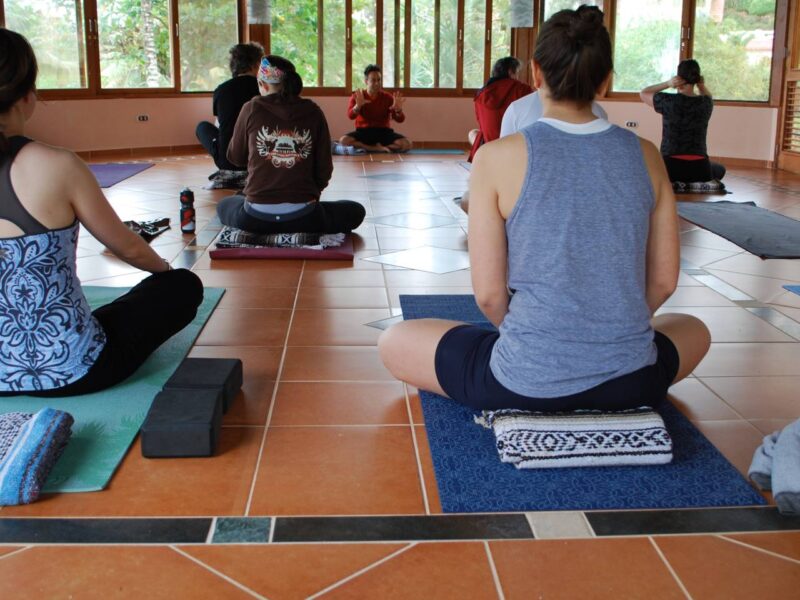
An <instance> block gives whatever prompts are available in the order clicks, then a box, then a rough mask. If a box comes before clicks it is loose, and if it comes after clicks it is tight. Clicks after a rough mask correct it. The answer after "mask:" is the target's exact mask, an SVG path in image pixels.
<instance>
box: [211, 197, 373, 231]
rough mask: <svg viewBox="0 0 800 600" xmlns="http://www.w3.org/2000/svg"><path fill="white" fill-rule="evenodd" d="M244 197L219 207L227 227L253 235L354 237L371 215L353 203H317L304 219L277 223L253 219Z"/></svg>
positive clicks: (225, 199)
mask: <svg viewBox="0 0 800 600" xmlns="http://www.w3.org/2000/svg"><path fill="white" fill-rule="evenodd" d="M244 201H245V199H244V196H229V197H227V198H224V199H223V200H222V201H221V202H220V203H219V204H218V205H217V214H218V215H219V220H220V221H222V224H223V225H227V226H228V227H236V228H237V229H244V230H245V231H251V232H253V233H350V232H351V231H353V229H355V228H356V227H358V226H359V225H361V222H362V221H363V220H364V216H365V215H366V214H367V213H366V211H365V210H364V207H363V206H361V205H360V204H359V203H358V202H353V201H352V200H337V201H335V202H317V203H316V206H314V210H312V211H311V212H309V213H308V214H305V215H303V216H302V217H297V218H295V219H291V220H288V221H280V222H273V221H268V220H267V219H259V218H258V217H253V216H251V215H249V214H248V213H246V212H245V210H244Z"/></svg>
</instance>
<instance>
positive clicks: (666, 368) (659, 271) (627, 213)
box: [379, 5, 710, 411]
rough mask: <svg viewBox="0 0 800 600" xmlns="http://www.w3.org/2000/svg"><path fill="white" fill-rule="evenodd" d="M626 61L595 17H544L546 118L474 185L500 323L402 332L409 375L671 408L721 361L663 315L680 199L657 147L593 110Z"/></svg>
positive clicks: (417, 326) (441, 389)
mask: <svg viewBox="0 0 800 600" xmlns="http://www.w3.org/2000/svg"><path fill="white" fill-rule="evenodd" d="M612 67H613V65H612V58H611V42H610V38H609V35H608V31H607V30H606V29H605V27H604V26H603V14H602V12H601V11H600V10H599V9H597V8H596V7H590V6H585V5H584V6H581V7H580V8H578V9H577V10H564V11H561V12H558V13H556V14H555V15H553V17H552V18H550V19H549V20H548V21H547V22H546V23H544V25H543V26H542V28H541V30H540V33H539V37H538V39H537V43H536V50H535V53H534V56H533V74H534V83H535V84H536V85H535V86H534V87H536V88H538V89H539V94H540V96H541V98H542V104H543V107H544V113H543V118H542V119H541V120H540V121H539V122H537V123H534V124H533V125H530V126H529V127H526V128H524V129H523V130H522V131H521V132H519V133H517V134H514V135H511V136H508V137H505V138H501V139H500V140H497V141H494V142H490V143H488V144H486V145H485V146H483V147H482V148H481V149H480V150H479V151H478V152H477V154H476V157H475V160H474V162H473V167H472V171H471V175H470V197H471V202H470V211H469V252H470V265H471V269H472V284H473V288H474V290H475V298H476V300H477V303H478V306H479V307H480V309H481V310H482V311H483V314H484V315H485V316H486V318H487V320H488V321H489V322H491V324H492V325H494V327H496V328H497V329H496V330H493V329H491V328H490V327H488V326H487V327H480V326H476V325H468V324H465V323H459V322H455V321H445V320H441V319H420V320H413V321H406V322H404V323H400V324H398V325H395V326H394V327H392V328H391V329H389V330H387V331H386V332H384V333H383V335H382V336H381V339H380V341H379V349H380V353H381V357H382V359H383V361H384V364H385V365H386V366H387V367H388V369H389V370H390V371H391V372H392V374H393V375H394V376H395V377H397V378H398V379H401V380H403V381H406V382H408V383H410V384H413V385H414V386H416V387H418V388H422V389H426V390H430V391H433V392H436V393H438V394H442V395H445V396H448V397H450V398H452V399H453V400H456V401H458V402H460V403H462V404H465V405H466V406H468V407H470V408H472V409H474V410H495V409H502V408H517V409H523V410H535V411H565V410H577V409H599V410H624V409H628V408H633V407H638V406H644V405H648V406H655V405H657V404H659V403H660V402H662V401H663V400H664V399H665V397H666V393H667V389H668V387H669V386H670V385H671V384H672V383H674V382H676V381H678V380H680V379H682V378H683V377H686V376H687V375H688V374H689V373H690V372H691V371H692V370H693V369H694V367H695V366H696V365H697V364H698V363H699V362H700V360H701V359H702V358H703V356H704V355H705V353H706V352H707V351H708V348H709V344H710V336H709V333H708V329H707V328H706V327H705V325H704V324H703V323H702V322H701V321H699V320H698V319H696V318H694V317H692V316H689V315H678V314H663V315H658V316H654V314H655V312H656V310H658V308H659V307H660V306H661V305H662V304H663V303H664V302H665V301H666V300H667V298H669V296H670V295H671V294H672V292H673V291H674V290H675V286H676V285H677V279H678V273H679V261H680V258H679V248H680V246H679V239H678V218H677V214H676V209H675V199H674V197H673V194H672V187H671V185H670V182H669V179H668V177H667V174H666V171H665V169H664V164H663V162H662V160H661V156H660V154H659V152H658V150H657V149H656V148H655V146H653V144H651V143H650V142H648V141H646V140H640V139H638V138H637V137H636V136H635V135H634V134H633V133H631V132H629V131H626V130H624V129H622V128H620V127H616V126H614V125H611V124H610V123H608V122H607V121H605V120H603V119H598V118H596V117H595V115H594V114H593V113H592V108H591V104H592V101H593V100H594V98H595V96H596V95H601V96H602V94H603V93H604V92H605V89H606V88H607V86H608V82H609V79H610V77H611V73H612ZM408 348H414V352H408Z"/></svg>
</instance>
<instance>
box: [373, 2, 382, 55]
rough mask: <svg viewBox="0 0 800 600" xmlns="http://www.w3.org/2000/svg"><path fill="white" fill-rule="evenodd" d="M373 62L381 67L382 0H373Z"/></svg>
mask: <svg viewBox="0 0 800 600" xmlns="http://www.w3.org/2000/svg"><path fill="white" fill-rule="evenodd" d="M375 62H376V64H378V65H380V67H381V68H383V66H384V65H383V0H375Z"/></svg>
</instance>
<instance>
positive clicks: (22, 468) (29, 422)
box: [0, 408, 73, 506]
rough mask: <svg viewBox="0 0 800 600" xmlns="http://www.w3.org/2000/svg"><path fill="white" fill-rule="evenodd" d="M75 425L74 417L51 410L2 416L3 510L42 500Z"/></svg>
mask: <svg viewBox="0 0 800 600" xmlns="http://www.w3.org/2000/svg"><path fill="white" fill-rule="evenodd" d="M72 423H73V419H72V415H70V414H69V413H65V412H62V411H60V410H55V409H52V408H43V409H42V410H40V411H39V412H37V413H36V414H30V413H19V412H12V413H5V414H2V415H0V506H9V505H14V504H28V503H30V502H34V501H36V499H37V498H39V492H40V491H41V489H42V486H43V485H44V482H45V481H46V480H47V477H48V476H49V475H50V471H51V470H52V469H53V466H54V465H55V463H56V461H57V460H58V458H59V457H60V456H61V453H62V452H63V451H64V447H65V446H66V445H67V441H68V440H69V436H70V434H71V433H72V431H71V429H70V428H71V427H72Z"/></svg>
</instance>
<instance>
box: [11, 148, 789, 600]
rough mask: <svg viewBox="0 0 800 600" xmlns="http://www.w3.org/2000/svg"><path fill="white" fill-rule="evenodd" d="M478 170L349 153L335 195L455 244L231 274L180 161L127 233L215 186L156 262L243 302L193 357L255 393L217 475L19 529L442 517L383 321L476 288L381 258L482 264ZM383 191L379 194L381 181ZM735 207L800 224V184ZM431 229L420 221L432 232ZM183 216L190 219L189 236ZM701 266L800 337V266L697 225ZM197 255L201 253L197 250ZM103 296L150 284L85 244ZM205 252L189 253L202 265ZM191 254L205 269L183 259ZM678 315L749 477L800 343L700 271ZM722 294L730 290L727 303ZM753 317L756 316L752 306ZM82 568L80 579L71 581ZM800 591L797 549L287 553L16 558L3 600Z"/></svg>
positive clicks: (688, 542)
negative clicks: (238, 365) (225, 519)
mask: <svg viewBox="0 0 800 600" xmlns="http://www.w3.org/2000/svg"><path fill="white" fill-rule="evenodd" d="M458 160H463V157H461V156H439V155H433V156H409V157H403V158H400V157H394V161H393V162H383V161H381V162H378V161H377V160H376V161H371V158H370V157H369V156H367V157H347V158H340V159H337V161H336V169H335V172H334V178H333V181H332V184H331V186H330V189H328V190H326V192H325V198H327V199H337V198H351V199H355V200H358V201H361V202H362V203H363V204H364V205H365V207H366V208H367V214H368V215H369V216H371V217H380V216H389V215H400V214H404V213H422V214H425V215H437V216H438V217H447V218H453V219H455V222H451V221H449V220H447V219H441V218H437V219H434V220H433V221H435V222H443V223H445V224H444V225H443V226H440V227H431V228H427V229H414V228H411V227H400V226H387V225H378V224H372V223H370V222H366V223H365V224H364V225H363V226H362V227H361V228H359V230H358V231H357V233H358V234H359V236H360V237H359V238H358V239H357V240H356V249H357V251H356V259H355V261H354V262H353V264H348V263H340V262H314V261H311V262H305V263H304V262H302V261H215V262H212V261H211V260H210V259H209V257H208V255H207V246H208V245H209V244H210V241H211V239H212V238H213V235H214V230H215V226H214V225H213V223H214V204H215V203H216V202H217V201H218V200H220V199H221V198H223V197H225V196H226V195H227V192H226V191H224V190H217V191H205V190H201V189H200V186H201V185H202V184H203V183H205V181H206V175H208V173H209V172H211V171H212V170H214V169H213V168H212V164H211V162H210V161H209V160H208V159H205V158H202V157H183V158H180V159H179V158H177V157H172V158H167V159H165V160H160V161H159V162H157V164H156V166H155V167H154V168H152V169H148V170H147V171H145V172H143V173H141V174H139V175H137V176H135V177H133V178H131V179H128V180H126V181H123V182H121V183H120V184H118V185H116V186H114V187H113V188H111V189H109V190H107V196H108V198H109V200H110V201H111V203H112V204H113V206H114V207H115V209H116V210H117V211H118V212H119V214H120V215H122V216H123V217H124V218H142V219H145V218H153V217H156V216H170V217H177V212H178V191H179V190H180V189H181V188H182V187H183V186H184V185H186V184H189V185H192V186H193V187H194V189H195V190H196V198H197V206H198V237H197V239H196V240H195V239H194V238H193V236H182V235H181V234H180V232H179V231H177V230H176V229H173V230H171V231H169V232H167V233H166V234H164V235H163V236H162V237H161V238H158V239H157V240H156V241H155V242H154V243H153V246H154V247H155V248H156V249H157V250H158V251H159V252H161V253H162V254H163V255H164V256H165V257H166V258H168V259H170V260H173V261H174V262H177V261H178V260H188V261H190V264H192V265H194V270H195V271H196V272H197V273H198V275H200V277H201V278H202V279H203V281H204V283H205V284H206V285H207V286H219V287H226V288H228V292H227V294H226V295H225V296H224V298H223V300H222V303H221V305H220V307H219V308H218V309H217V311H216V312H215V313H214V315H213V316H212V318H211V320H210V321H209V323H208V325H207V326H206V327H205V330H204V331H203V333H202V334H201V336H200V338H199V339H198V341H197V344H196V346H195V348H194V349H193V350H192V356H203V357H241V358H242V359H243V361H244V369H245V384H244V387H243V390H242V392H241V393H240V395H239V397H238V398H237V399H236V400H235V401H234V403H233V405H232V408H231V410H230V412H229V413H228V414H227V415H226V417H225V421H224V429H223V433H222V438H221V448H220V451H219V453H218V454H219V455H218V456H217V457H215V458H213V459H181V460H163V459H162V460H147V459H144V458H142V457H141V454H140V450H139V447H138V443H137V444H135V445H134V446H133V448H132V449H131V451H130V452H129V454H128V456H127V457H126V458H125V460H124V461H123V463H122V464H121V466H120V469H119V471H118V472H117V473H116V475H115V476H114V478H113V480H112V482H111V485H110V487H109V489H107V490H106V491H104V492H100V493H91V494H63V495H59V496H51V497H47V498H45V499H43V500H42V501H40V502H38V503H36V504H33V505H30V506H27V507H24V508H4V509H2V511H0V517H14V516H33V517H54V516H225V515H232V516H237V515H238V516H253V515H268V516H275V515H278V516H281V515H319V516H324V515H425V514H435V513H439V512H441V507H440V504H439V498H438V491H437V488H436V482H435V479H434V475H433V467H432V463H431V459H430V453H429V449H428V444H427V437H426V434H425V428H424V421H423V418H422V414H421V409H420V406H419V399H418V397H417V394H416V390H413V389H407V388H406V386H404V385H403V384H400V383H398V382H396V381H394V380H393V379H392V377H391V376H390V375H389V374H388V372H387V371H386V370H385V369H384V368H383V366H382V364H381V362H380V359H379V357H378V354H377V350H376V348H375V343H376V340H377V337H378V333H379V331H378V330H377V329H374V328H372V327H368V326H366V323H370V322H372V321H377V320H381V319H384V318H387V317H389V316H391V315H393V314H397V311H398V308H397V306H398V301H397V297H398V294H400V293H414V292H417V293H468V292H469V290H470V287H469V286H470V278H469V272H468V271H467V270H463V271H454V272H451V273H445V274H442V275H437V274H434V273H428V272H422V271H418V270H409V269H401V268H397V267H392V266H389V265H381V264H379V263H375V262H371V261H367V260H364V259H365V258H367V257H370V256H375V255H377V254H380V253H385V252H387V251H398V250H405V249H410V248H416V247H420V246H433V247H439V248H448V249H451V250H462V249H464V248H465V247H466V218H465V217H464V215H463V214H461V213H460V209H458V208H457V207H456V206H455V205H454V204H453V203H452V200H451V198H452V197H453V196H455V195H457V193H458V192H459V191H461V190H462V189H463V188H465V186H466V182H467V176H468V172H467V171H466V170H464V169H463V168H461V167H460V166H458V164H457V161H458ZM367 176H369V177H367ZM726 184H727V186H728V188H729V189H730V190H732V191H733V193H734V194H733V195H732V196H729V197H728V199H732V200H736V201H739V200H741V201H751V200H752V201H755V202H757V203H759V204H761V205H763V206H768V207H770V208H771V209H773V210H777V211H778V212H783V213H784V214H787V215H791V216H794V217H795V218H798V217H800V193H798V191H800V176H795V175H791V174H787V173H777V174H776V173H773V172H770V171H767V170H759V169H735V168H733V169H730V170H729V174H728V176H727V177H726ZM426 219H427V220H428V221H430V218H429V217H415V218H413V219H410V220H409V219H398V221H402V222H405V223H406V224H407V225H414V226H416V224H418V223H421V222H422V221H425V220H426ZM174 222H175V221H173V223H174ZM682 232H683V233H682V244H683V258H684V259H685V262H684V267H685V268H687V269H692V268H695V269H696V268H702V269H704V270H706V272H707V273H708V274H712V275H714V276H715V277H716V278H717V279H716V281H721V282H723V283H727V284H728V285H730V286H733V288H736V289H737V290H739V291H740V292H744V293H745V294H746V295H747V296H748V297H750V298H752V301H753V302H756V301H757V302H761V303H763V305H764V306H768V307H773V308H775V309H776V310H780V311H781V314H782V315H785V316H786V317H788V318H789V319H791V320H793V321H794V322H797V323H800V310H798V308H800V297H798V296H794V295H792V294H788V293H786V292H785V291H784V290H783V289H782V287H781V286H782V285H784V284H787V283H792V282H793V283H797V282H800V261H791V260H770V261H762V260H760V259H758V258H756V257H753V256H751V255H750V254H748V253H747V252H744V251H742V250H741V249H740V248H739V247H737V246H735V245H733V244H731V243H730V242H727V241H726V240H724V239H722V238H720V237H718V236H716V235H714V234H711V233H709V232H707V231H704V230H700V229H698V228H696V227H694V226H693V225H691V224H688V223H685V222H684V223H682ZM190 244H192V245H191V246H190ZM79 248H80V251H79V258H78V264H79V273H80V276H81V279H82V281H83V282H84V283H87V284H94V285H121V286H124V285H131V284H133V283H135V282H136V281H138V280H139V279H140V278H141V275H140V274H138V273H136V272H134V270H132V269H131V268H129V267H127V266H126V265H125V264H124V263H122V262H121V261H119V260H117V259H115V258H113V257H110V256H108V255H106V254H104V252H103V248H102V246H101V245H100V244H99V243H98V242H97V241H96V240H93V239H92V238H91V236H89V235H88V234H86V233H84V234H82V235H81V238H80V242H79ZM185 248H188V251H190V252H188V253H187V251H186V250H184V249H185ZM181 256H184V258H181ZM679 285H680V287H679V289H678V291H677V292H676V293H675V295H674V296H673V297H672V298H671V299H670V301H669V302H668V303H667V304H666V306H665V308H664V310H668V311H676V312H685V313H690V314H695V315H698V316H700V317H702V318H704V319H706V320H707V321H708V322H709V324H710V326H711V330H712V332H713V337H714V339H713V346H712V350H711V352H710V354H709V356H708V357H707V359H706V360H705V361H704V362H703V363H702V364H701V365H700V366H699V367H698V369H697V371H696V373H695V377H693V378H690V379H687V380H685V381H684V382H682V383H680V384H679V385H676V386H674V388H673V389H672V390H671V396H672V399H673V401H674V402H675V403H676V404H677V405H678V406H679V407H680V409H681V410H682V411H684V412H685V414H687V415H688V416H689V418H690V419H691V420H692V421H694V422H695V423H696V424H697V425H698V426H699V427H700V428H701V430H702V431H703V432H704V433H705V434H706V435H707V436H708V437H709V439H710V440H711V441H712V442H713V443H714V444H716V445H717V447H718V448H719V449H720V450H721V451H722V452H723V453H724V454H725V455H726V456H727V457H728V458H729V460H730V461H731V462H732V463H733V464H734V465H735V466H736V467H737V468H739V469H740V470H743V471H744V470H746V468H747V466H748V464H749V459H750V457H751V456H752V452H753V450H754V449H755V447H756V446H757V445H758V444H759V443H760V439H761V437H762V436H763V435H764V434H765V433H767V432H769V431H772V429H774V428H775V427H779V426H781V425H783V424H785V423H787V422H789V421H791V420H794V419H797V418H798V417H800V397H798V390H799V389H800V377H798V373H800V370H799V369H798V365H800V340H798V339H796V338H795V337H792V336H791V335H790V334H787V333H786V332H784V331H781V330H779V329H778V328H776V327H775V326H773V325H771V324H770V323H768V322H767V321H766V320H763V319H762V318H760V317H759V316H758V315H756V314H754V313H752V312H749V311H747V310H746V306H742V304H741V303H740V304H737V303H735V302H732V301H731V300H730V299H728V298H726V297H725V295H724V292H722V290H721V289H719V288H718V289H717V290H716V291H715V289H712V288H711V287H708V286H706V285H705V284H704V283H702V282H700V281H698V280H697V279H695V278H693V277H692V276H691V275H690V274H687V273H682V274H681V279H680V282H679ZM719 292H722V293H719ZM745 304H746V303H745ZM66 573H68V576H65V574H66ZM799 585H800V534H798V533H796V532H783V533H759V534H747V533H742V534H729V535H728V534H726V535H687V536H656V537H647V536H643V537H622V538H604V539H563V540H562V539H551V540H533V541H492V542H488V543H487V542H484V541H480V540H477V541H463V542H440V543H427V542H419V543H372V544H355V543H337V544H316V543H313V544H312V543H309V544H281V545H279V546H270V545H263V546H246V545H225V546H202V545H195V546H192V545H189V546H163V545H162V546H107V547H103V546H84V547H74V546H73V547H59V546H31V547H28V546H13V545H10V546H3V547H0V597H2V598H9V599H10V598H17V597H19V598H22V597H25V598H46V597H47V598H49V597H56V596H58V597H69V596H70V595H71V594H74V595H75V597H80V598H95V597H97V598H108V597H122V596H124V597H131V596H134V595H135V596H140V597H144V596H152V597H165V598H166V597H193V598H210V597H213V598H240V597H241V598H246V597H258V598H261V597H264V598H266V597H268V598H271V599H273V600H274V599H276V598H305V597H332V598H367V597H372V598H484V597H485V598H498V597H501V598H502V597H505V598H534V597H544V598H575V597H588V598H607V597H608V598H611V597H613V598H633V597H642V598H672V597H675V598H680V597H692V598H726V599H727V598H756V597H764V598H771V597H789V595H791V594H795V593H796V591H797V589H798V586H799Z"/></svg>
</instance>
